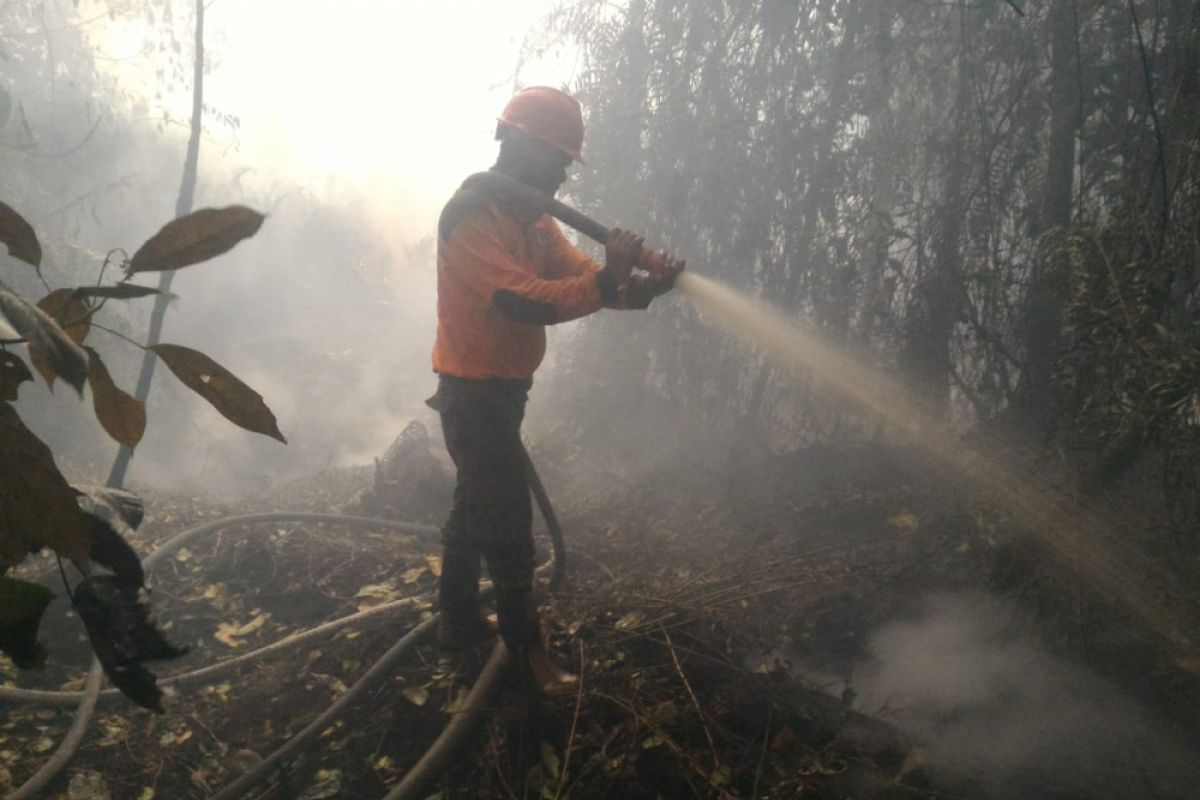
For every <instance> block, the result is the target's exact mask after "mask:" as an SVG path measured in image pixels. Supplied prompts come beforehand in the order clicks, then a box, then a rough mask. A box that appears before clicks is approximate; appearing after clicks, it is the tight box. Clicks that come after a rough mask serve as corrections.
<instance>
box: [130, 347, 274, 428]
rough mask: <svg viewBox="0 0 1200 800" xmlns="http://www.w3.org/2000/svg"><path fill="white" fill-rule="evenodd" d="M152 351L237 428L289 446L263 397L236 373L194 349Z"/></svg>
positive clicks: (162, 348) (163, 348) (159, 348)
mask: <svg viewBox="0 0 1200 800" xmlns="http://www.w3.org/2000/svg"><path fill="white" fill-rule="evenodd" d="M150 349H151V350H153V351H154V352H155V353H156V354H157V355H158V357H159V358H161V359H162V360H163V361H164V362H166V365H167V367H168V368H170V370H171V372H173V373H175V376H176V377H177V378H179V380H181V381H183V383H184V385H185V386H187V387H188V388H189V389H191V390H192V391H194V392H195V393H196V394H198V395H200V396H201V397H203V398H204V399H205V400H207V401H208V402H209V403H211V404H212V405H213V408H215V409H217V411H219V412H221V415H222V416H223V417H225V418H226V419H227V420H229V421H230V422H232V423H233V424H234V425H237V426H238V427H241V428H245V429H246V430H248V431H253V432H254V433H261V434H263V435H264V436H270V437H271V438H272V439H277V440H279V441H281V442H283V443H284V444H287V439H285V438H283V434H282V433H280V432H279V426H278V425H277V424H276V422H275V415H274V414H273V413H271V409H269V408H267V405H266V403H264V402H263V399H262V395H260V394H259V393H258V392H256V391H254V390H253V389H251V388H250V387H249V386H247V385H246V384H244V383H242V381H241V380H239V379H238V377H237V376H236V375H234V374H233V373H232V372H230V371H229V370H227V369H225V368H224V367H222V366H221V365H220V364H218V363H217V362H215V361H213V360H212V359H211V358H209V357H208V356H206V355H204V353H201V352H199V351H198V350H192V349H191V348H190V347H182V346H181V345H177V344H156V345H154V346H153V347H151V348H150Z"/></svg>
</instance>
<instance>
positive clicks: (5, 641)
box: [0, 576, 54, 669]
mask: <svg viewBox="0 0 1200 800" xmlns="http://www.w3.org/2000/svg"><path fill="white" fill-rule="evenodd" d="M53 599H54V592H52V591H50V590H49V589H47V588H46V587H45V586H39V585H38V584H36V583H28V582H26V581H19V580H16V579H15V578H6V577H2V576H0V650H3V651H4V652H5V653H6V654H7V655H8V657H9V658H11V659H12V660H13V663H14V664H16V665H17V666H18V667H20V668H21V669H28V668H30V667H36V666H39V665H40V664H41V663H42V661H43V659H44V658H45V651H44V650H42V647H41V645H39V644H38V641H37V630H38V626H39V625H40V624H41V622H42V613H43V612H44V611H45V610H46V606H48V605H50V601H51V600H53Z"/></svg>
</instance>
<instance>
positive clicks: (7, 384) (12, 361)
mask: <svg viewBox="0 0 1200 800" xmlns="http://www.w3.org/2000/svg"><path fill="white" fill-rule="evenodd" d="M31 380H33V375H32V373H30V372H29V367H27V366H25V362H24V361H22V360H21V358H20V356H18V355H17V354H16V353H10V352H9V351H8V350H0V400H10V401H15V400H16V399H17V388H18V387H19V386H20V385H21V384H22V383H24V382H25V381H31Z"/></svg>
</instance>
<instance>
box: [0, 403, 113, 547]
mask: <svg viewBox="0 0 1200 800" xmlns="http://www.w3.org/2000/svg"><path fill="white" fill-rule="evenodd" d="M0 464H2V465H3V469H0V569H3V568H4V567H5V566H8V565H12V564H17V563H19V562H21V561H22V560H23V559H24V558H25V556H26V555H28V554H29V553H30V552H35V551H37V550H40V549H41V548H43V547H50V548H52V549H53V550H54V551H55V552H57V553H58V554H59V555H62V556H64V557H66V558H69V559H71V560H72V561H74V562H75V563H76V564H78V565H79V566H80V567H81V568H82V567H86V566H87V563H88V551H89V550H90V549H91V543H90V539H91V537H90V536H89V533H88V522H87V517H86V516H85V515H84V513H83V511H82V510H80V508H79V504H78V503H77V502H76V500H75V493H74V492H73V491H72V490H71V487H70V486H69V485H67V481H66V479H65V478H63V476H62V474H61V473H60V472H59V471H58V465H57V464H55V462H54V454H53V453H51V452H50V448H48V447H46V445H45V444H43V443H42V442H41V440H39V439H38V438H37V437H36V436H34V435H33V433H31V432H30V431H29V429H28V428H26V427H25V424H24V423H23V422H21V418H20V417H19V416H17V412H16V409H14V408H13V407H12V406H11V405H9V404H8V403H0Z"/></svg>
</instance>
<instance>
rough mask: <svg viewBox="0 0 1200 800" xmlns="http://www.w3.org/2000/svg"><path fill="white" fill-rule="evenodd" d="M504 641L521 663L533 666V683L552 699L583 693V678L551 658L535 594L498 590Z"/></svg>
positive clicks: (525, 591)
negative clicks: (581, 685)
mask: <svg viewBox="0 0 1200 800" xmlns="http://www.w3.org/2000/svg"><path fill="white" fill-rule="evenodd" d="M496 613H497V615H498V616H499V623H500V637H501V638H502V639H504V644H505V645H506V646H507V647H508V650H509V652H510V653H512V654H513V658H515V659H516V660H517V662H518V663H525V664H527V665H528V666H529V672H530V674H531V675H532V676H533V682H534V684H536V685H537V687H538V689H539V690H541V692H542V694H544V695H546V696H548V697H567V696H570V695H573V694H574V693H575V692H576V691H578V689H579V676H578V675H573V674H571V673H570V672H567V671H565V670H562V669H559V667H558V665H557V664H555V663H554V661H553V660H552V659H551V658H550V653H549V651H548V650H547V649H546V641H545V639H544V638H543V635H542V629H541V623H540V622H539V619H538V610H537V602H536V601H535V600H534V596H533V590H532V589H531V588H527V587H520V588H512V587H505V588H502V587H499V586H497V587H496Z"/></svg>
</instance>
